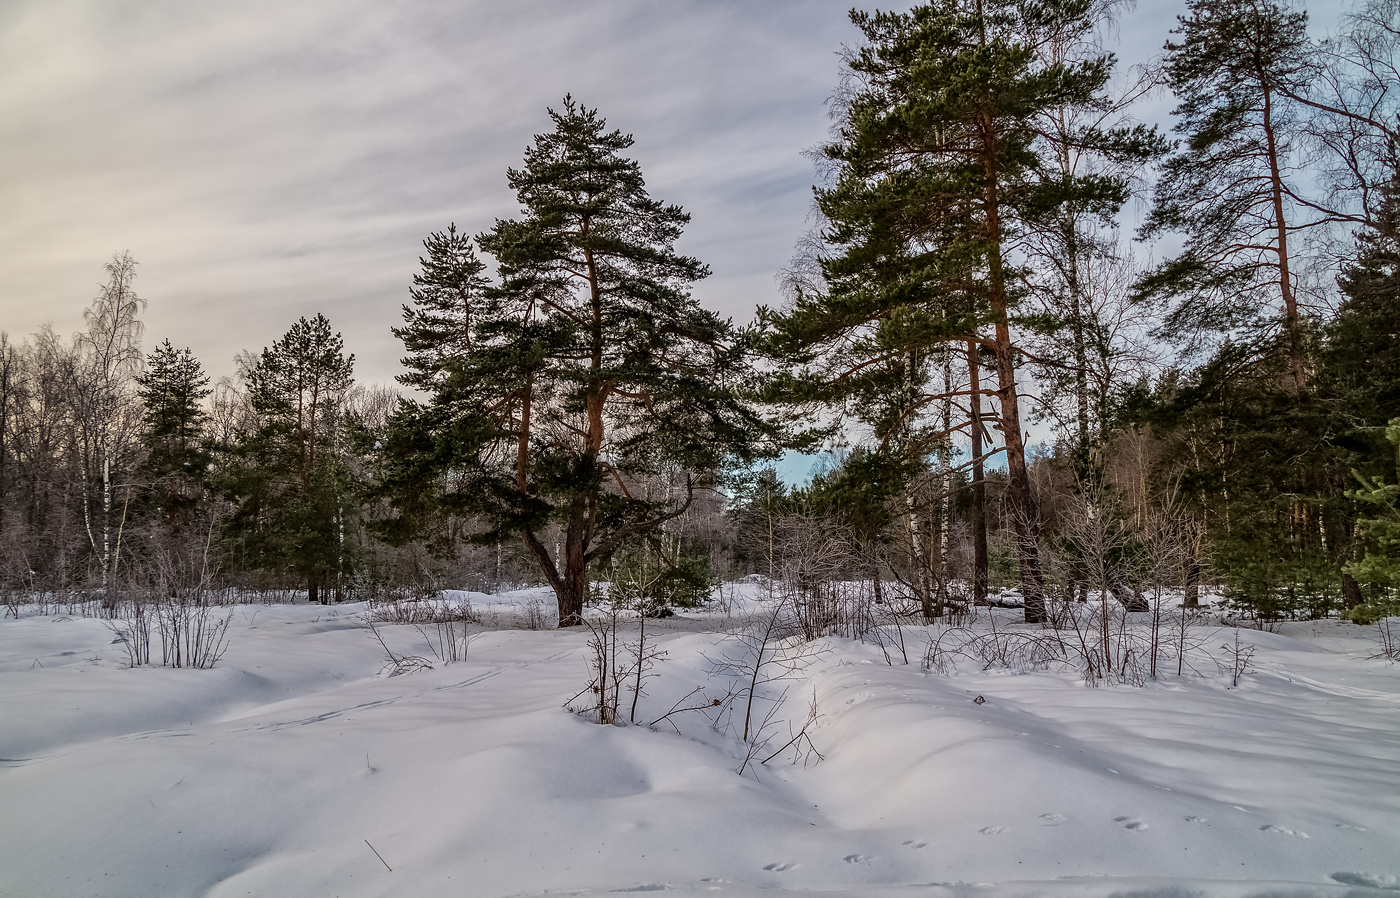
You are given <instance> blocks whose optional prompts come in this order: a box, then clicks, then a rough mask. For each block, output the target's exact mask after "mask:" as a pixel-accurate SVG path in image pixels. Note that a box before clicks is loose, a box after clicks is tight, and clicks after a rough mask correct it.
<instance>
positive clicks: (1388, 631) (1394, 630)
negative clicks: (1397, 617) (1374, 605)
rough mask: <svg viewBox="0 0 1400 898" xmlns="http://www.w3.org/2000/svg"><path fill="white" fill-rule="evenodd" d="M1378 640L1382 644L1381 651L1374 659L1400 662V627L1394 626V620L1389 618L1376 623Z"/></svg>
mask: <svg viewBox="0 0 1400 898" xmlns="http://www.w3.org/2000/svg"><path fill="white" fill-rule="evenodd" d="M1376 638H1377V641H1378V642H1379V643H1380V651H1379V652H1377V653H1376V654H1374V655H1372V656H1371V657H1372V658H1388V659H1390V660H1391V661H1400V627H1394V626H1393V619H1392V618H1388V617H1387V618H1383V619H1381V620H1379V621H1377V622H1376Z"/></svg>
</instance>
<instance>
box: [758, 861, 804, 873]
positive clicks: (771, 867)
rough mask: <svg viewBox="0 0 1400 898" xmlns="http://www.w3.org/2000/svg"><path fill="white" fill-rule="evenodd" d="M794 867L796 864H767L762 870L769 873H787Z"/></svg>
mask: <svg viewBox="0 0 1400 898" xmlns="http://www.w3.org/2000/svg"><path fill="white" fill-rule="evenodd" d="M796 866H797V865H796V864H776V863H774V864H768V865H766V866H765V867H764V868H763V869H765V870H767V871H768V872H769V873H786V872H787V871H789V870H791V869H792V868H793V867H796Z"/></svg>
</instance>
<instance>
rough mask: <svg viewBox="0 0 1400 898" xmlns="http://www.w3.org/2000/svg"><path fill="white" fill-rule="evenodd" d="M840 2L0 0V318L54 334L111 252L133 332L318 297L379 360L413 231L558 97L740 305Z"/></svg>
mask: <svg viewBox="0 0 1400 898" xmlns="http://www.w3.org/2000/svg"><path fill="white" fill-rule="evenodd" d="M852 36H853V31H852V29H851V28H850V26H849V24H848V22H847V20H846V16H845V4H844V3H834V2H801V3H798V2H789V3H765V4H748V3H742V2H699V0H694V2H672V3H664V4H662V3H654V2H643V0H635V2H609V3H603V2H596V3H580V2H576V0H571V2H563V0H559V2H521V3H510V4H504V3H495V2H475V3H465V4H442V3H431V2H406V3H398V4H394V3H384V2H343V0H336V2H329V0H328V2H298V3H286V2H250V3H239V4H217V5H216V4H189V3H183V2H150V0H139V2H136V0H128V2H120V0H116V2H114V0H93V2H78V0H41V2H20V3H18V4H16V3H11V4H7V5H6V6H5V8H4V10H3V11H0V172H3V175H2V176H0V208H3V209H5V210H7V214H6V215H5V216H3V218H0V314H3V318H2V319H0V326H3V327H4V328H5V329H7V330H9V331H10V332H11V333H12V334H15V335H19V334H23V333H28V332H30V331H32V330H33V329H34V328H35V327H37V326H38V324H39V323H40V322H42V321H44V320H49V319H51V320H53V321H54V322H55V325H56V326H57V327H58V328H59V330H60V331H61V332H62V331H71V330H75V329H76V328H77V327H78V326H79V322H80V321H81V312H82V308H83V307H84V305H85V304H86V303H87V301H88V300H89V299H90V298H91V296H92V295H93V294H94V292H95V289H96V284H97V282H98V281H99V280H100V279H101V275H102V269H101V266H102V263H103V262H104V261H105V260H106V259H107V258H108V257H110V255H111V254H112V253H113V252H114V251H118V250H123V249H129V250H130V251H131V252H132V253H133V255H135V256H136V258H137V259H138V260H139V261H140V262H141V269H140V277H139V280H138V288H139V291H140V292H141V293H142V294H143V295H144V296H146V297H147V298H148V299H149V300H150V311H149V313H148V333H149V334H150V335H151V337H152V338H154V339H161V338H164V337H166V336H169V337H170V338H171V339H172V340H173V341H174V342H176V343H178V344H181V345H185V344H188V345H190V346H192V347H193V348H194V349H195V351H196V353H197V354H198V355H199V356H200V357H201V358H202V359H203V360H204V361H205V364H206V366H207V367H209V368H210V369H211V370H212V371H215V372H222V371H224V370H226V369H227V368H228V366H229V362H228V360H229V358H230V357H231V356H232V355H233V353H234V352H236V351H237V350H238V349H240V348H242V347H245V346H246V347H252V348H258V347H261V346H264V345H266V344H268V343H270V342H271V341H272V340H274V339H276V338H277V337H278V336H279V335H280V334H281V333H282V332H283V331H284V330H285V329H286V327H287V325H288V324H289V323H290V322H291V321H292V320H293V319H294V318H295V317H296V316H297V315H300V314H310V313H312V312H315V311H322V312H325V313H326V314H327V315H328V316H329V317H330V318H331V320H332V321H333V322H334V323H335V325H336V326H337V327H338V328H340V329H342V330H343V331H344V332H345V334H346V338H347V343H348V345H349V346H350V348H351V349H352V350H354V351H355V352H356V353H357V354H358V355H359V358H360V366H359V369H360V375H361V376H362V377H363V378H365V379H368V380H377V381H388V380H389V379H390V378H391V377H392V375H393V373H394V371H395V369H396V365H397V357H398V355H399V347H398V346H397V345H396V344H395V343H394V341H393V340H392V337H390V335H389V333H388V328H389V326H390V325H391V324H393V323H395V322H396V320H397V316H398V307H399V305H400V303H401V302H402V301H403V300H404V298H405V297H406V293H407V284H408V281H409V278H410V277H411V275H412V272H413V269H414V266H415V264H416V257H417V255H418V252H419V249H420V247H419V241H421V239H422V238H423V237H424V236H426V234H427V233H428V231H430V230H433V229H437V228H441V227H443V226H445V225H446V224H447V222H448V221H456V222H457V223H458V225H459V227H462V228H465V229H467V230H471V231H479V230H483V229H485V228H488V227H489V226H490V225H491V223H492V221H493V220H494V218H495V217H497V216H504V215H510V214H512V213H513V212H514V204H513V197H512V196H511V195H510V193H509V191H508V190H507V188H506V185H505V170H506V167H507V166H510V165H513V164H518V163H519V160H520V158H521V155H522V153H523V150H524V148H525V146H526V145H527V144H528V143H529V140H530V137H531V135H532V134H533V133H534V132H536V131H540V130H543V129H545V128H546V127H547V124H548V120H547V118H546V116H545V107H546V106H548V105H550V104H557V103H558V102H559V100H560V98H561V97H562V96H563V95H564V94H565V93H566V92H572V93H573V94H574V95H575V96H576V97H577V98H579V99H580V100H582V101H583V102H585V103H587V104H588V105H590V106H597V107H599V108H600V110H601V111H602V113H603V114H604V115H605V116H606V117H608V119H609V120H610V122H611V123H612V124H613V125H615V126H617V127H620V128H622V129H624V130H626V131H630V132H633V133H634V134H635V135H636V137H637V145H636V147H635V148H634V152H635V155H636V156H637V158H639V159H640V161H641V162H642V165H643V170H644V172H645V173H646V175H647V177H648V183H649V186H650V188H651V190H652V192H653V194H654V195H655V196H657V197H659V198H662V199H664V200H666V201H668V202H678V203H680V204H682V205H684V206H685V207H686V208H687V209H688V210H689V211H691V212H692V214H693V216H694V222H693V224H692V226H691V228H690V230H689V231H688V233H687V235H686V237H685V239H684V243H683V248H684V249H685V251H687V252H690V253H692V254H695V255H698V256H700V257H701V258H702V259H704V260H705V261H707V262H708V263H710V264H711V266H712V267H713V268H714V270H715V275H714V277H713V278H712V279H711V280H710V281H707V282H706V283H705V284H703V285H701V287H700V288H699V290H698V295H699V296H700V298H701V300H702V301H704V302H705V303H706V304H707V305H710V306H712V307H714V308H717V309H719V310H721V311H723V312H725V313H726V314H730V315H734V316H736V317H739V318H746V317H747V316H748V315H749V314H750V313H751V311H752V307H753V306H754V304H756V303H758V302H771V301H772V299H773V293H774V290H773V285H772V274H773V272H775V271H776V270H777V269H778V268H779V267H781V266H782V264H783V263H784V262H785V261H786V259H787V257H788V255H789V254H790V252H791V247H792V244H793V241H794V239H795V238H796V236H797V235H798V234H799V233H800V231H801V229H802V227H803V217H804V215H805V212H806V209H807V205H808V202H809V199H808V197H809V185H810V183H811V177H810V165H809V164H808V163H807V162H806V160H804V159H803V158H802V157H801V155H800V154H801V151H802V149H803V148H804V147H806V146H808V145H810V144H812V143H814V142H816V141H818V140H820V139H821V137H822V135H823V134H824V132H825V128H826V117H825V108H824V105H823V102H824V100H825V98H826V96H827V95H828V93H829V92H830V88H831V86H832V84H833V83H834V81H835V75H836V71H837V60H836V56H835V51H836V49H837V48H838V47H839V45H840V43H841V41H843V40H849V39H850V38H851V37H852Z"/></svg>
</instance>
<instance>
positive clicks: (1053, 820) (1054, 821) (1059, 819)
mask: <svg viewBox="0 0 1400 898" xmlns="http://www.w3.org/2000/svg"><path fill="white" fill-rule="evenodd" d="M1068 819H1069V818H1068V817H1066V816H1065V815H1064V814H1041V815H1040V825H1041V826H1059V825H1060V824H1061V823H1064V822H1065V821H1066V820H1068Z"/></svg>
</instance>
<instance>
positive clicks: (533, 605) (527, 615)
mask: <svg viewBox="0 0 1400 898" xmlns="http://www.w3.org/2000/svg"><path fill="white" fill-rule="evenodd" d="M520 624H521V628H522V629H525V630H552V629H554V618H553V616H551V615H550V613H549V611H548V610H546V608H545V604H544V602H542V601H540V600H539V599H531V600H530V601H528V602H526V603H525V610H524V612H523V613H522V614H521V617H520Z"/></svg>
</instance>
